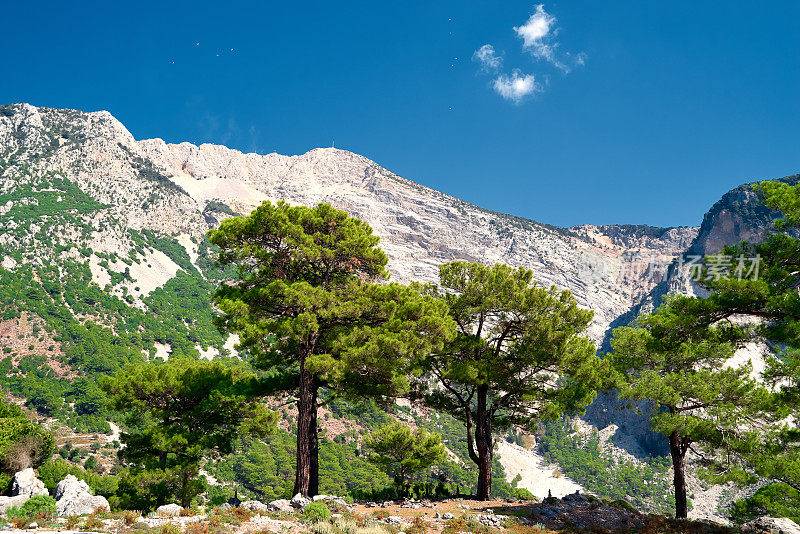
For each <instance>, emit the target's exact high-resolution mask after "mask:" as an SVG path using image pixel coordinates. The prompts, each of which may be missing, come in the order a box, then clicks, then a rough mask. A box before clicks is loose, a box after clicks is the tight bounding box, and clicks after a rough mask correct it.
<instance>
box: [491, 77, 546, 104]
mask: <svg viewBox="0 0 800 534" xmlns="http://www.w3.org/2000/svg"><path fill="white" fill-rule="evenodd" d="M492 87H493V88H494V90H495V92H496V93H497V94H499V95H500V96H502V97H503V98H505V99H506V100H511V101H512V102H514V103H516V104H519V103H520V102H521V101H522V99H523V98H525V97H526V96H528V95H531V94H533V93H535V92H536V91H540V90H541V87H540V86H539V84H537V83H536V78H535V77H534V75H533V74H523V73H522V72H520V71H519V69H514V70H513V72H512V73H511V76H508V75H506V74H501V75H500V76H498V77H497V78H495V80H494V81H493V82H492Z"/></svg>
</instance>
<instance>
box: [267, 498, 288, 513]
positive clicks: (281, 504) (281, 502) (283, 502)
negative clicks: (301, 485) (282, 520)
mask: <svg viewBox="0 0 800 534" xmlns="http://www.w3.org/2000/svg"><path fill="white" fill-rule="evenodd" d="M267 506H269V508H270V511H273V512H294V511H295V510H294V507H293V506H292V503H291V501H289V499H276V500H274V501H270V503H269V504H268V505H267Z"/></svg>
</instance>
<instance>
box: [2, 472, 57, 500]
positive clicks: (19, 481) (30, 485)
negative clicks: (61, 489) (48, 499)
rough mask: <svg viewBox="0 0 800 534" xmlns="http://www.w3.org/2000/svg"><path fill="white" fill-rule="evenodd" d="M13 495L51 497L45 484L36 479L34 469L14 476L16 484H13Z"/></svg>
mask: <svg viewBox="0 0 800 534" xmlns="http://www.w3.org/2000/svg"><path fill="white" fill-rule="evenodd" d="M11 495H12V496H17V495H27V496H28V497H33V496H34V495H50V492H49V491H47V488H45V487H44V482H42V481H41V480H39V479H38V478H36V474H35V473H34V472H33V469H32V468H30V467H29V468H27V469H25V470H23V471H20V472H18V473H17V474H16V475H14V482H13V483H12V484H11Z"/></svg>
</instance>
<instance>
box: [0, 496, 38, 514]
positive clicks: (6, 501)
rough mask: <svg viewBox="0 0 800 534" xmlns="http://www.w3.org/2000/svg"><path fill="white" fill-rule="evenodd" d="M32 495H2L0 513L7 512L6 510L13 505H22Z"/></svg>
mask: <svg viewBox="0 0 800 534" xmlns="http://www.w3.org/2000/svg"><path fill="white" fill-rule="evenodd" d="M30 498H31V497H30V495H17V496H15V497H0V514H5V513H6V510H8V509H9V508H11V507H12V506H22V505H23V504H25V501H27V500H28V499H30Z"/></svg>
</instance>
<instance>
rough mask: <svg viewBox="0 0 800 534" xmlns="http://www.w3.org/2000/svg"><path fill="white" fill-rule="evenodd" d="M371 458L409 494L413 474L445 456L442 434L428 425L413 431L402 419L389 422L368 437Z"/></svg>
mask: <svg viewBox="0 0 800 534" xmlns="http://www.w3.org/2000/svg"><path fill="white" fill-rule="evenodd" d="M364 446H365V447H366V448H367V449H369V450H370V451H372V452H371V454H370V455H369V457H368V458H369V461H370V462H373V463H375V464H376V465H378V466H379V467H380V468H381V469H382V470H383V471H384V472H385V473H386V474H387V475H389V476H391V477H393V478H394V481H395V484H396V485H397V488H398V490H399V492H400V494H401V495H407V494H408V488H409V484H410V477H411V476H412V475H413V474H414V473H417V472H419V471H424V470H426V469H428V468H429V467H431V466H432V465H433V464H435V463H437V462H441V461H442V460H444V459H445V447H444V444H442V437H441V436H440V435H439V434H434V433H431V432H428V431H427V430H425V429H424V428H418V429H416V430H414V431H412V430H411V429H410V428H409V427H407V426H406V425H404V424H402V423H397V422H395V423H389V424H387V425H384V426H382V427H381V428H379V429H378V430H376V431H374V432H372V433H371V434H368V435H367V436H366V437H365V438H364Z"/></svg>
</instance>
